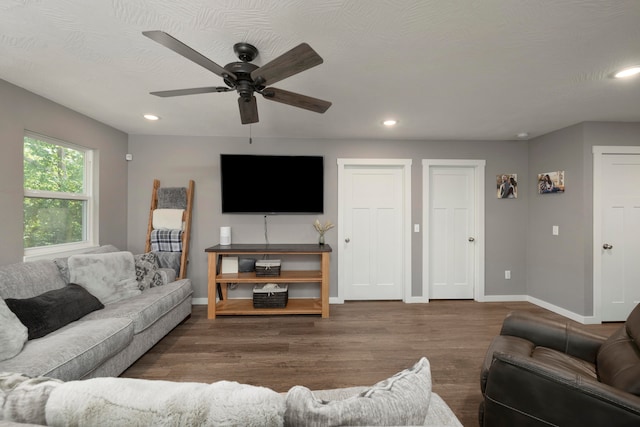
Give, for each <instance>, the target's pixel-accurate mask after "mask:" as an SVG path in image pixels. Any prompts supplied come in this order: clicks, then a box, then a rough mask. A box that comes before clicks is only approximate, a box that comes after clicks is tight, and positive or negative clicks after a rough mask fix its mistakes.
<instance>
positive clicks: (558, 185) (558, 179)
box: [538, 171, 565, 194]
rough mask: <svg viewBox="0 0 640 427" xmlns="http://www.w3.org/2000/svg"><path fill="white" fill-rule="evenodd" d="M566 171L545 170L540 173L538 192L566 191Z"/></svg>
mask: <svg viewBox="0 0 640 427" xmlns="http://www.w3.org/2000/svg"><path fill="white" fill-rule="evenodd" d="M564 180H565V173H564V171H554V172H543V173H539V174H538V194H553V193H564V190H565V183H564Z"/></svg>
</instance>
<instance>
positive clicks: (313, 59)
mask: <svg viewBox="0 0 640 427" xmlns="http://www.w3.org/2000/svg"><path fill="white" fill-rule="evenodd" d="M142 34H143V35H144V36H146V37H148V38H150V39H151V40H153V41H155V42H157V43H160V44H161V45H163V46H164V47H167V48H169V49H171V50H172V51H174V52H176V53H177V54H179V55H182V56H184V57H185V58H187V59H189V60H191V61H193V62H195V63H196V64H198V65H200V66H202V67H204V68H206V69H207V70H209V71H211V72H212V73H214V74H217V75H218V76H220V77H222V79H223V80H224V83H225V84H226V85H227V86H211V87H198V88H191V89H177V90H165V91H160V92H151V95H155V96H160V97H170V96H182V95H194V94H199V93H211V92H229V91H231V90H235V91H236V92H238V95H240V96H239V98H238V107H239V108H240V120H241V122H242V124H250V123H257V122H258V105H257V104H256V97H255V95H254V93H259V94H261V95H262V96H263V97H264V98H265V99H268V100H270V101H276V102H281V103H283V104H288V105H292V106H294V107H298V108H304V109H306V110H310V111H314V112H316V113H324V112H325V111H327V109H328V108H329V107H330V106H331V102H328V101H323V100H322V99H317V98H312V97H310V96H306V95H301V94H299V93H294V92H289V91H287V90H283V89H278V88H275V87H267V86H269V85H271V84H273V83H275V82H278V81H280V80H283V79H285V78H287V77H290V76H293V75H294V74H298V73H300V72H302V71H304V70H308V69H309V68H312V67H315V66H316V65H320V64H322V62H323V61H322V58H321V57H320V55H318V54H317V53H316V51H314V50H313V49H312V48H311V47H310V46H309V45H308V44H306V43H301V44H299V45H298V46H296V47H294V48H293V49H291V50H290V51H288V52H286V53H284V54H282V55H280V56H279V57H277V58H275V59H274V60H272V61H270V62H268V63H266V64H265V65H263V66H262V67H258V66H257V65H254V64H251V63H250V62H251V61H253V60H254V59H255V58H256V56H258V49H256V48H255V47H254V46H252V45H250V44H249V43H236V44H235V45H234V46H233V50H234V52H235V54H236V56H237V57H238V58H239V59H240V61H239V62H232V63H230V64H227V65H225V66H224V67H221V66H219V65H218V64H216V63H215V62H213V61H212V60H210V59H208V58H206V57H205V56H203V55H202V54H200V53H198V52H196V51H195V50H193V49H192V48H190V47H189V46H187V45H186V44H184V43H182V42H181V41H179V40H177V39H175V38H174V37H172V36H170V35H169V34H167V33H165V32H163V31H143V32H142Z"/></svg>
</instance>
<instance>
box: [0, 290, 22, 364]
mask: <svg viewBox="0 0 640 427" xmlns="http://www.w3.org/2000/svg"><path fill="white" fill-rule="evenodd" d="M0 325H2V326H1V327H0V361H2V360H7V359H11V358H12V357H13V356H15V355H16V354H18V353H20V351H21V350H22V347H23V346H24V343H26V342H27V337H28V330H27V327H26V326H24V325H23V324H22V323H21V322H20V319H18V317H17V316H16V315H15V313H14V312H13V311H11V310H10V309H9V307H8V306H7V304H6V303H5V302H4V300H3V299H2V298H0Z"/></svg>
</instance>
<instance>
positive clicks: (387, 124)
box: [382, 119, 398, 127]
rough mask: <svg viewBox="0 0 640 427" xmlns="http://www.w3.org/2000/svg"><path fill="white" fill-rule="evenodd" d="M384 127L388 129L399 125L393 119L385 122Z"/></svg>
mask: <svg viewBox="0 0 640 427" xmlns="http://www.w3.org/2000/svg"><path fill="white" fill-rule="evenodd" d="M382 124H383V125H385V126H387V127H391V126H395V125H397V124H398V121H397V120H393V119H389V120H385V121H384V122H382Z"/></svg>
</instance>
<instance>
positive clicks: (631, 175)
mask: <svg viewBox="0 0 640 427" xmlns="http://www.w3.org/2000/svg"><path fill="white" fill-rule="evenodd" d="M601 164H602V168H601V189H602V191H601V209H602V237H601V239H600V241H598V242H594V243H595V244H596V245H598V246H599V249H598V248H596V250H600V256H601V272H602V273H601V274H602V276H601V278H600V283H601V294H602V321H623V320H625V319H626V318H627V316H628V315H629V313H630V312H631V310H633V308H634V307H635V306H636V305H637V304H638V302H640V262H639V260H640V186H639V185H640V155H634V154H607V155H604V156H603V157H602V163H601Z"/></svg>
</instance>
